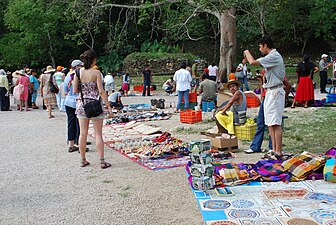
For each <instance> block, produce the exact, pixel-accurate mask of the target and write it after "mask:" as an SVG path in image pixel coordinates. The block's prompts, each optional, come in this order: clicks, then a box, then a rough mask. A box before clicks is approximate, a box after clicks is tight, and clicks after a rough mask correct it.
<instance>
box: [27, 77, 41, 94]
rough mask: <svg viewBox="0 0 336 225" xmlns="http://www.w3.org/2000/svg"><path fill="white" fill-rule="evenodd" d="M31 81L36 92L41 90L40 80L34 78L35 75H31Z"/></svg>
mask: <svg viewBox="0 0 336 225" xmlns="http://www.w3.org/2000/svg"><path fill="white" fill-rule="evenodd" d="M29 81H30V83H33V85H34V89H35V90H38V89H39V88H40V85H39V81H38V79H37V78H36V77H34V76H33V75H31V76H30V77H29Z"/></svg>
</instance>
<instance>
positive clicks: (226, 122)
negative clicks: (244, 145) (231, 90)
mask: <svg viewBox="0 0 336 225" xmlns="http://www.w3.org/2000/svg"><path fill="white" fill-rule="evenodd" d="M226 114H227V115H222V111H219V112H218V113H217V114H216V116H215V117H216V119H217V121H218V122H219V123H220V125H222V126H223V127H224V128H225V129H226V130H227V131H228V133H229V134H234V133H235V132H234V126H233V112H231V111H226Z"/></svg>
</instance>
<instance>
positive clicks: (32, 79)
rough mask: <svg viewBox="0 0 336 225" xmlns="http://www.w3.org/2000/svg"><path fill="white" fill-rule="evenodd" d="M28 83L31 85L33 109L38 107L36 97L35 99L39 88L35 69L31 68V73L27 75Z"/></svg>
mask: <svg viewBox="0 0 336 225" xmlns="http://www.w3.org/2000/svg"><path fill="white" fill-rule="evenodd" d="M29 80H30V84H31V86H32V100H31V101H32V106H33V109H39V107H38V106H37V105H36V99H37V92H38V90H39V88H40V83H39V81H38V79H37V77H36V70H35V69H32V70H31V75H30V77H29Z"/></svg>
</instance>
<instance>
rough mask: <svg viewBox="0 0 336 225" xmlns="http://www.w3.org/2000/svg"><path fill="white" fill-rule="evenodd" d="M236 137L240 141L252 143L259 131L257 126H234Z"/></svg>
mask: <svg viewBox="0 0 336 225" xmlns="http://www.w3.org/2000/svg"><path fill="white" fill-rule="evenodd" d="M234 130H235V135H236V137H237V138H238V139H239V140H246V141H251V140H252V139H253V137H254V135H255V133H256V131H257V124H245V125H243V126H234Z"/></svg>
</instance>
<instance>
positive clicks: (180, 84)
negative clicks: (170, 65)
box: [173, 62, 192, 112]
mask: <svg viewBox="0 0 336 225" xmlns="http://www.w3.org/2000/svg"><path fill="white" fill-rule="evenodd" d="M186 68H187V64H186V63H185V62H182V63H181V69H179V70H178V71H176V72H175V74H174V77H173V80H174V81H176V91H177V94H178V99H177V105H176V110H175V112H179V109H180V106H181V102H182V96H183V97H184V108H185V109H188V108H189V91H190V88H191V87H190V82H191V81H192V78H191V74H190V72H189V71H188V70H187V69H186Z"/></svg>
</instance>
